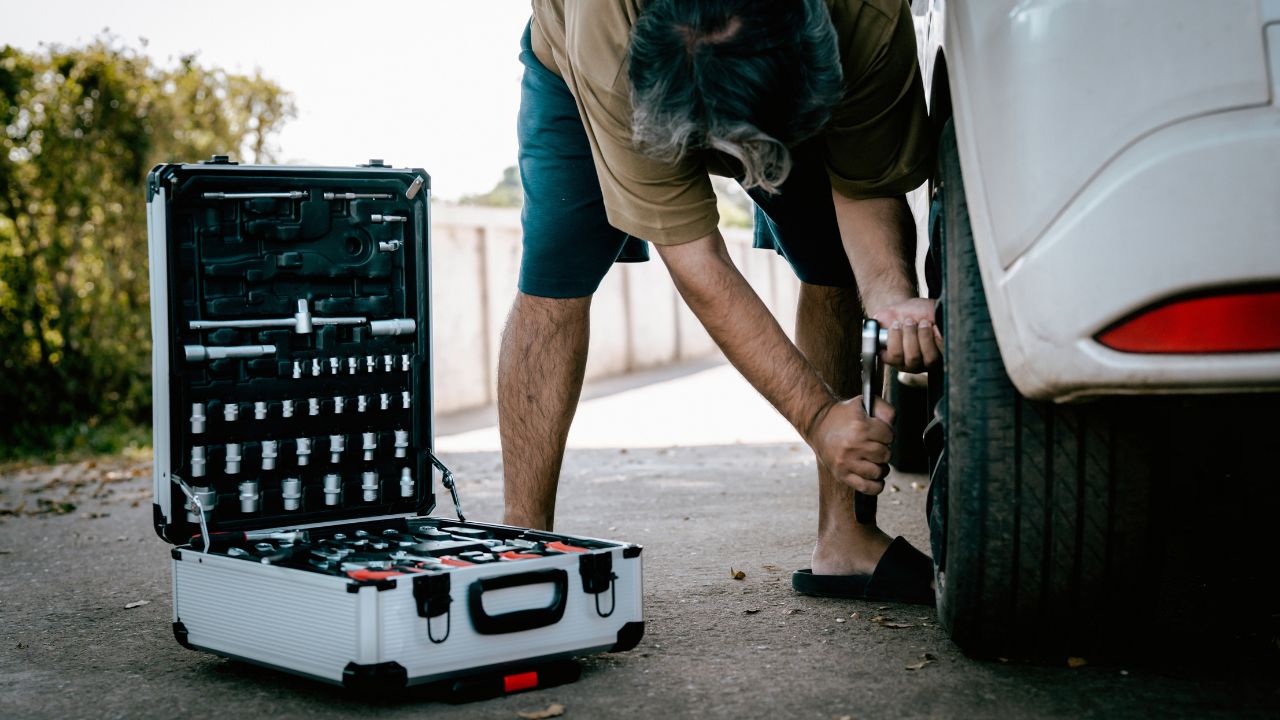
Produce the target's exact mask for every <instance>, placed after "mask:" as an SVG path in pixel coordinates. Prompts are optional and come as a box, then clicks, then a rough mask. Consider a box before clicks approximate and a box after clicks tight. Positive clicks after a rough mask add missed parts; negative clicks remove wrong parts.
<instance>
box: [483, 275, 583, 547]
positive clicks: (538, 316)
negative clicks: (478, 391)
mask: <svg viewBox="0 0 1280 720" xmlns="http://www.w3.org/2000/svg"><path fill="white" fill-rule="evenodd" d="M590 319H591V298H590V297H584V298H571V299H567V300H565V299H555V298H542V297H536V296H533V295H525V294H524V293H517V294H516V300H515V303H513V304H512V306H511V314H510V315H508V316H507V326H506V329H505V330H504V331H503V333H502V349H501V352H500V355H499V357H498V430H499V433H500V434H501V435H502V473H503V481H504V482H503V487H502V495H503V501H504V505H505V516H504V517H505V519H504V522H505V523H507V524H508V525H518V526H520V527H528V528H534V529H540V530H550V529H551V528H552V524H553V522H554V521H555V508H556V485H557V483H558V482H559V480H560V463H561V461H562V460H564V444H565V439H566V438H567V437H568V435H569V425H570V423H572V422H573V414H574V412H575V411H576V410H577V408H578V397H579V395H580V394H581V393H582V376H583V373H584V372H585V371H586V367H587V339H588V336H589V334H590Z"/></svg>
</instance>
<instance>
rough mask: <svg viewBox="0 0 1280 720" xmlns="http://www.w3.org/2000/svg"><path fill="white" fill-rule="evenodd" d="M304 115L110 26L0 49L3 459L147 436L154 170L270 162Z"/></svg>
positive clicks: (116, 445) (254, 80)
mask: <svg viewBox="0 0 1280 720" xmlns="http://www.w3.org/2000/svg"><path fill="white" fill-rule="evenodd" d="M144 47H145V45H144ZM295 114H296V111H295V107H294V104H293V100H292V98H291V96H290V95H289V94H288V93H286V92H284V91H283V90H282V89H281V88H279V87H277V86H276V85H275V84H273V83H272V82H270V81H269V80H266V79H264V78H263V77H262V76H261V74H260V73H255V74H254V75H253V76H247V75H238V74H233V73H228V72H225V71H223V70H220V69H218V68H211V67H205V66H203V65H201V64H200V63H199V62H198V60H197V58H196V57H194V56H189V57H184V58H181V59H180V60H179V61H178V62H177V63H176V65H175V66H174V67H161V66H158V65H157V64H156V63H154V62H153V61H152V60H151V59H149V58H148V57H147V56H146V55H145V54H143V52H142V51H141V50H140V49H136V48H130V47H127V46H126V45H124V44H122V43H121V42H120V40H119V39H118V38H116V37H114V36H110V35H103V36H100V37H98V38H96V39H95V40H93V41H92V42H90V43H88V44H87V45H85V46H83V47H61V46H41V47H40V48H39V49H38V50H35V51H24V50H20V49H17V48H14V47H10V46H4V47H2V48H0V126H2V127H3V130H4V131H3V133H0V371H2V372H3V381H2V382H0V460H10V459H14V458H19V457H31V456H36V457H45V458H49V459H54V458H59V457H65V456H67V455H69V454H71V455H74V454H78V453H82V452H86V451H87V452H114V451H117V450H120V449H122V448H123V447H125V446H127V445H129V444H146V442H147V441H148V439H149V429H148V425H149V422H150V412H151V407H150V406H151V401H150V400H151V399H150V368H151V340H150V309H149V295H148V291H147V284H148V279H147V227H146V206H145V201H146V194H145V189H144V188H145V181H146V175H147V173H148V171H149V170H150V169H151V167H152V166H154V165H156V164H157V163H161V162H172V161H188V162H190V161H195V160H199V159H202V158H207V157H209V156H210V155H213V154H214V153H224V154H225V153H231V154H232V155H236V156H238V157H240V158H243V159H246V160H249V161H253V162H270V161H272V160H273V159H274V157H273V150H274V148H273V146H272V139H273V136H274V135H275V133H276V132H277V131H278V130H279V129H280V127H281V126H282V124H283V123H285V122H286V121H288V120H289V119H290V118H292V117H294V116H295Z"/></svg>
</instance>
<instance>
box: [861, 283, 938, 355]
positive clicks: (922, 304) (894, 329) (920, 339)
mask: <svg viewBox="0 0 1280 720" xmlns="http://www.w3.org/2000/svg"><path fill="white" fill-rule="evenodd" d="M937 306H938V301H937V300H930V299H929V298H911V299H909V300H904V301H902V302H899V303H897V304H896V305H891V306H889V307H887V308H885V309H884V310H881V311H880V312H878V313H876V316H875V317H876V320H879V321H880V325H881V326H882V327H885V328H888V330H889V346H888V348H887V349H886V350H885V352H884V361H885V362H886V363H888V364H890V365H892V366H894V367H896V368H898V369H899V370H901V371H903V372H912V373H915V372H924V371H925V370H928V369H930V368H932V367H934V366H935V365H937V364H938V362H939V361H940V360H942V333H941V332H939V331H938V326H937V324H936V323H935V322H934V311H935V310H936V309H937Z"/></svg>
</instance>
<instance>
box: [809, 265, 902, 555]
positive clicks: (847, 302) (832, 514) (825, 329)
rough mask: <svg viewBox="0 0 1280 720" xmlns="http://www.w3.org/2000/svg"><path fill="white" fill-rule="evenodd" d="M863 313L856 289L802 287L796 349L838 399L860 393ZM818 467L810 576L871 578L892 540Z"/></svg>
mask: <svg viewBox="0 0 1280 720" xmlns="http://www.w3.org/2000/svg"><path fill="white" fill-rule="evenodd" d="M862 318H863V309H862V304H861V302H859V300H858V291H857V290H856V289H855V288H832V287H822V286H819V285H808V284H804V283H801V285H800V302H799V305H798V307H797V309H796V346H797V347H799V348H800V351H801V352H803V353H804V355H805V357H806V358H807V359H808V360H809V362H810V364H812V365H813V367H814V368H815V369H816V370H817V371H818V374H819V375H821V376H822V378H823V379H824V380H826V382H827V384H828V385H830V386H831V389H832V390H834V391H835V392H836V394H837V395H839V396H840V397H845V398H849V397H854V396H856V395H858V394H860V393H861V377H862V374H861V367H860V363H859V352H860V350H859V347H860V345H859V343H860V337H861V335H860V331H861V326H862ZM817 465H818V543H817V545H816V546H815V547H814V550H813V572H814V573H817V574H820V575H848V574H854V573H870V572H871V571H872V570H874V569H875V566H876V563H877V562H879V560H880V556H881V555H883V554H884V551H885V548H887V547H888V546H889V542H890V538H889V536H888V535H886V534H885V533H884V532H883V531H881V530H880V529H879V528H878V527H876V526H874V525H861V524H859V523H858V522H857V520H856V519H855V518H854V515H853V489H852V488H850V487H849V486H848V485H847V484H845V483H843V482H840V481H839V480H836V479H835V478H834V477H832V475H831V473H829V472H828V471H827V469H826V468H825V467H824V466H823V464H822V463H821V462H819V463H817Z"/></svg>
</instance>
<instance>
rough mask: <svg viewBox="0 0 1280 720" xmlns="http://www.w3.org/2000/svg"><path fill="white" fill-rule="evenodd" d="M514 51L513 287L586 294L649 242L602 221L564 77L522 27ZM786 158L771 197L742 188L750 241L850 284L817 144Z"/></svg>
mask: <svg viewBox="0 0 1280 720" xmlns="http://www.w3.org/2000/svg"><path fill="white" fill-rule="evenodd" d="M520 49H521V52H520V62H522V63H524V66H525V70H524V79H523V80H522V81H521V85H520V114H519V116H518V120H517V128H516V134H517V138H518V140H519V143H520V155H519V162H520V182H521V184H522V185H523V186H524V210H523V212H522V213H521V216H520V220H521V224H522V225H523V228H524V254H523V256H522V258H521V261H520V282H519V287H520V291H521V292H523V293H525V294H526V295H536V296H539V297H551V298H573V297H586V296H588V295H591V294H592V293H594V292H595V291H596V288H598V287H599V286H600V281H601V280H603V279H604V276H605V273H607V272H608V271H609V268H610V267H611V266H612V265H613V263H615V262H643V261H645V260H648V259H649V246H648V245H647V244H646V243H645V242H644V241H642V240H640V239H638V238H634V237H631V236H630V235H627V234H626V233H624V232H622V231H621V230H618V229H617V228H614V227H613V226H611V225H610V224H609V221H608V218H607V216H606V215H605V209H604V199H603V198H602V197H601V195H600V181H599V179H598V178H597V177H596V168H595V163H594V161H593V160H592V157H591V145H590V143H589V142H588V141H587V135H586V131H585V130H584V129H583V127H582V119H581V118H580V117H579V116H578V106H577V104H576V103H575V102H574V100H573V95H572V94H570V92H569V88H568V86H567V85H565V82H564V80H562V79H561V78H560V77H559V76H557V75H556V74H555V73H553V72H551V71H550V70H548V69H547V68H545V67H543V66H542V63H540V62H538V58H537V57H536V56H535V55H534V54H533V50H531V49H530V47H529V29H528V28H527V27H526V28H525V32H524V37H523V38H522V39H521V41H520ZM792 159H793V165H792V170H791V175H790V176H789V177H788V178H787V181H786V182H785V183H783V185H782V187H781V188H780V192H779V193H778V194H777V195H769V194H767V193H764V192H761V191H760V190H758V189H757V190H752V191H750V192H749V194H750V196H751V199H752V200H754V201H755V203H756V221H755V247H757V248H765V249H773V250H776V251H777V252H778V254H779V255H781V256H782V257H784V258H786V260H787V262H788V263H790V264H791V268H792V270H794V271H795V273H796V276H797V277H799V278H800V280H801V281H802V282H806V283H809V284H811V285H827V286H832V287H853V286H854V279H853V272H852V270H851V269H850V268H849V260H848V258H847V257H846V256H845V253H844V248H843V246H842V245H841V243H840V231H839V228H838V227H837V226H836V216H835V207H834V206H833V205H832V202H831V184H830V182H829V181H828V180H827V172H826V164H825V160H824V157H823V154H822V147H821V143H820V142H814V143H805V144H803V145H800V146H799V147H796V148H794V149H793V150H792Z"/></svg>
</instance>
